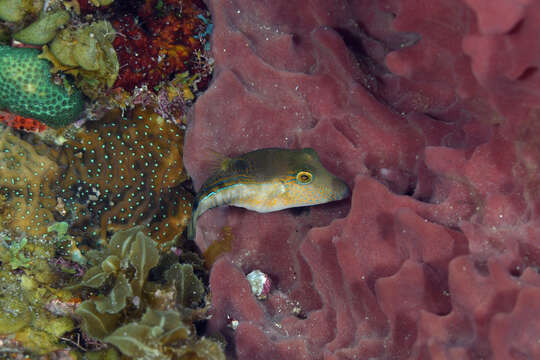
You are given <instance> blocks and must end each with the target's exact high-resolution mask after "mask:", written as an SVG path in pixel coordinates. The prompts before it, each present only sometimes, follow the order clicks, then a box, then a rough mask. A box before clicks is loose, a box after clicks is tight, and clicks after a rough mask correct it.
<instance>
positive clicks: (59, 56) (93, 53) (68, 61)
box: [42, 20, 120, 99]
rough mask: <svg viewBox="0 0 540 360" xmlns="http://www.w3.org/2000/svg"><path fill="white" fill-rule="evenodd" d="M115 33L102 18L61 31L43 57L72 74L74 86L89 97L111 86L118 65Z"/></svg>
mask: <svg viewBox="0 0 540 360" xmlns="http://www.w3.org/2000/svg"><path fill="white" fill-rule="evenodd" d="M115 35H116V32H115V30H114V28H113V27H112V25H111V24H110V23H109V22H108V21H105V20H102V21H96V22H94V23H91V24H87V25H83V26H78V27H68V28H65V29H63V30H61V31H60V32H59V33H58V34H57V35H56V37H55V38H54V40H53V41H52V42H51V43H50V44H49V46H48V48H44V54H43V56H42V57H43V58H46V59H48V60H50V61H51V62H53V64H55V68H54V71H56V70H62V71H65V72H66V73H69V74H71V75H73V76H74V77H75V79H76V84H77V86H78V87H79V88H80V89H81V90H82V91H83V93H84V94H85V95H87V96H88V97H90V98H91V99H95V98H97V97H98V96H99V95H101V93H102V91H103V90H105V89H109V88H111V87H112V86H113V84H114V82H115V81H116V78H117V77H118V71H119V69H120V65H119V63H118V58H117V56H116V51H115V50H114V47H113V45H112V41H113V40H114V37H115Z"/></svg>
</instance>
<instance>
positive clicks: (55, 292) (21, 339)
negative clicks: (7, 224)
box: [0, 232, 75, 358]
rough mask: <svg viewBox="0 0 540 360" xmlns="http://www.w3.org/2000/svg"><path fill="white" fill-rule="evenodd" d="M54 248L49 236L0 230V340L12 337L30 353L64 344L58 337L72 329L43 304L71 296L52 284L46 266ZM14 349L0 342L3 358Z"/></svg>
mask: <svg viewBox="0 0 540 360" xmlns="http://www.w3.org/2000/svg"><path fill="white" fill-rule="evenodd" d="M55 251H56V246H55V244H54V242H53V241H49V239H45V238H38V237H29V238H27V237H24V238H13V237H10V236H8V234H7V233H6V232H2V233H0V262H1V263H2V266H1V267H0V283H1V284H2V285H1V286H0V306H1V307H2V311H1V312H0V343H2V342H3V341H4V340H6V341H7V340H8V339H11V340H12V341H13V342H16V343H18V344H20V345H22V346H21V348H22V349H20V350H21V352H23V351H24V350H25V351H26V352H31V353H33V354H48V353H50V352H52V351H56V350H59V349H63V348H64V347H65V346H64V345H63V344H61V343H60V341H59V340H60V337H61V336H62V335H63V334H64V333H65V332H68V331H72V330H73V329H74V327H75V326H74V323H73V321H72V320H71V319H69V318H66V317H62V316H57V315H55V314H52V313H51V312H49V311H48V310H47V307H46V305H47V304H48V303H49V302H50V301H51V300H52V299H62V300H64V301H69V299H70V298H71V294H70V292H68V291H65V290H61V289H55V288H53V287H51V284H52V283H54V282H55V281H57V280H58V275H57V274H56V273H55V272H54V271H53V269H52V268H51V267H50V266H49V260H50V259H51V258H53V257H54V256H55ZM13 270H16V271H13ZM13 352H15V351H12V350H11V349H10V347H9V346H7V344H3V345H2V346H0V357H2V358H4V356H7V355H8V354H9V353H13Z"/></svg>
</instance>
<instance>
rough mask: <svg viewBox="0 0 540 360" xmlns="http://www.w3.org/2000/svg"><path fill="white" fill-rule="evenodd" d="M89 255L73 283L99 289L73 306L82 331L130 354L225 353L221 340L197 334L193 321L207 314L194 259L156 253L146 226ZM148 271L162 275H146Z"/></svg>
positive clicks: (219, 359)
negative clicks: (190, 261)
mask: <svg viewBox="0 0 540 360" xmlns="http://www.w3.org/2000/svg"><path fill="white" fill-rule="evenodd" d="M88 257H89V258H90V259H91V261H92V262H93V263H94V265H93V266H92V267H91V268H90V269H88V271H87V272H86V274H85V275H84V277H83V278H82V280H81V281H80V282H79V283H77V284H75V285H74V286H72V287H71V289H72V290H76V291H77V290H78V291H82V289H83V288H91V289H94V293H95V292H96V291H97V293H98V295H97V296H94V297H93V298H92V299H89V300H86V301H84V302H83V303H82V304H81V305H80V306H79V307H78V308H77V310H76V311H75V314H76V315H77V316H78V317H79V318H80V321H81V324H80V327H81V330H82V331H83V332H84V333H86V334H87V335H89V336H90V337H92V338H94V339H96V340H99V341H102V342H105V343H109V344H111V345H114V346H115V347H116V348H117V349H118V350H119V351H120V352H121V353H122V354H123V355H125V356H128V357H133V358H145V359H199V358H200V359H216V360H223V359H225V355H224V352H223V345H222V344H221V343H220V342H217V341H215V340H212V339H207V338H200V337H199V336H198V335H197V331H196V328H195V326H194V322H197V321H201V320H203V319H204V318H205V317H206V306H205V295H206V292H205V287H204V284H203V283H202V281H201V280H200V278H199V277H198V276H197V275H196V273H195V270H194V269H195V267H198V266H199V265H198V264H196V263H195V267H194V264H187V263H178V262H176V263H174V260H173V258H172V257H171V256H167V255H164V256H160V255H159V252H158V250H157V244H156V242H154V241H153V240H152V239H151V238H150V237H148V236H147V235H145V233H144V226H137V227H134V228H131V229H128V230H123V231H118V232H117V233H115V234H114V235H113V237H112V238H111V239H110V241H109V243H108V245H107V246H106V247H105V248H104V249H103V250H102V251H100V252H91V253H89V254H88ZM176 261H177V260H176ZM152 272H153V273H154V276H153V277H154V278H156V279H160V278H161V280H153V281H152V280H150V274H151V273H152ZM159 274H163V276H158V275H159Z"/></svg>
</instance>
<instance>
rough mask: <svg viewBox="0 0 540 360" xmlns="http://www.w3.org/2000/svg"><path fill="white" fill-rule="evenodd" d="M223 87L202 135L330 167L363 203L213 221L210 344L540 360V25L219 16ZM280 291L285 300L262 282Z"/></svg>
mask: <svg viewBox="0 0 540 360" xmlns="http://www.w3.org/2000/svg"><path fill="white" fill-rule="evenodd" d="M209 6H210V9H211V11H212V15H213V21H214V24H215V29H214V32H213V35H212V44H213V56H214V57H215V67H216V76H215V79H214V81H213V82H212V84H211V85H210V87H209V89H208V90H207V91H206V92H205V94H204V95H203V96H201V97H200V98H199V99H198V100H197V103H196V104H195V108H194V111H193V114H192V115H193V116H192V118H191V122H190V123H189V125H188V130H187V133H186V142H185V156H184V163H185V166H186V168H187V170H188V172H189V173H190V175H192V176H193V181H194V184H195V187H196V188H198V187H199V186H200V185H201V183H202V182H203V181H204V180H205V179H206V177H207V176H208V175H209V174H210V173H211V172H212V161H211V159H210V156H209V154H208V153H207V152H204V151H200V149H201V148H202V149H204V148H208V149H212V150H214V151H219V152H222V153H224V154H227V155H232V156H234V155H237V154H240V153H244V152H247V151H250V150H254V149H257V148H263V147H271V146H277V147H286V148H298V147H307V146H309V147H313V148H314V149H316V150H317V152H318V153H319V154H320V157H321V161H322V163H323V164H324V165H325V167H327V168H328V169H329V170H330V171H332V172H333V173H335V174H336V175H338V176H340V177H341V178H344V179H346V180H347V182H348V183H349V185H350V186H351V187H352V188H353V195H352V199H351V200H350V202H349V201H345V202H342V203H340V204H329V205H324V206H319V207H314V208H310V209H306V210H305V211H303V212H291V211H283V212H278V213H269V214H257V213H252V212H248V211H244V210H242V209H235V208H231V209H214V210H211V211H209V212H207V213H205V214H204V215H203V216H202V217H201V218H200V220H199V230H200V231H198V236H197V243H198V245H199V246H200V247H201V248H202V249H203V250H205V249H212V248H211V245H210V244H212V243H213V242H214V241H216V240H219V239H220V238H221V237H222V236H221V235H220V234H221V229H223V228H224V227H225V226H230V227H231V229H232V234H233V236H232V244H231V251H230V252H229V253H227V254H224V255H221V257H219V258H218V259H217V260H216V261H215V263H214V266H213V268H212V272H211V277H210V287H211V293H212V306H213V309H212V314H213V316H212V318H211V320H210V322H209V325H210V329H211V330H213V331H216V332H223V333H224V334H226V337H227V339H229V340H230V343H231V344H232V345H231V346H230V348H229V350H230V351H231V353H233V354H234V356H236V357H237V358H238V359H250V360H252V359H255V360H256V359H352V358H392V359H404V358H423V359H424V358H426V359H428V358H440V359H456V358H459V359H478V358H494V359H508V358H524V359H525V358H538V357H539V356H540V353H539V348H538V346H537V342H538V335H537V333H538V325H537V324H538V323H539V322H540V315H539V314H538V311H536V310H537V306H536V305H534V304H535V303H536V302H537V301H538V296H539V287H540V275H539V274H538V269H539V268H540V255H539V254H540V246H539V240H538V239H540V233H539V231H538V228H539V225H540V224H539V220H538V219H539V218H540V217H539V212H540V203H539V198H540V197H539V194H540V175H539V174H540V172H539V171H538V169H539V168H540V152H539V150H538V149H539V148H540V147H539V141H538V136H537V134H538V132H539V131H540V129H539V125H538V124H540V121H539V119H538V116H539V115H538V114H540V112H539V111H538V109H539V108H540V101H539V100H540V99H539V98H538V89H539V86H540V84H539V83H538V71H537V70H536V69H537V68H538V66H540V64H539V58H538V51H536V50H537V47H538V46H537V44H536V42H534V41H532V39H535V38H536V33H537V30H538V25H537V21H536V20H537V19H538V16H539V14H540V6H539V5H538V4H537V3H536V2H527V1H526V2H522V3H519V4H517V3H512V2H508V1H504V0H497V1H491V2H486V1H477V0H467V1H464V2H451V3H449V2H447V1H442V0H437V1H403V0H385V1H378V2H362V1H352V2H334V1H320V2H317V3H313V4H311V6H309V7H306V6H305V4H304V3H302V2H300V1H274V2H251V1H245V0H227V1H210V2H209ZM255 269H257V270H260V271H262V272H263V273H264V274H267V275H268V276H269V278H270V280H271V282H272V288H271V290H270V292H269V293H268V294H267V299H266V300H259V299H257V298H256V297H255V296H254V295H252V293H251V289H250V283H249V282H248V280H247V279H246V275H247V274H249V273H250V272H251V271H253V270H255Z"/></svg>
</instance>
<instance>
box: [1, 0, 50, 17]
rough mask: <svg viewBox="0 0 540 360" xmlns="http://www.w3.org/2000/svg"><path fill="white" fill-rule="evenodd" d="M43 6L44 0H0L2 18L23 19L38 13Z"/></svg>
mask: <svg viewBox="0 0 540 360" xmlns="http://www.w3.org/2000/svg"><path fill="white" fill-rule="evenodd" d="M42 7H43V0H0V19H1V20H5V21H13V22H16V21H21V20H23V19H24V17H25V16H27V15H32V14H37V13H38V12H39V11H40V10H41V8H42Z"/></svg>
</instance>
